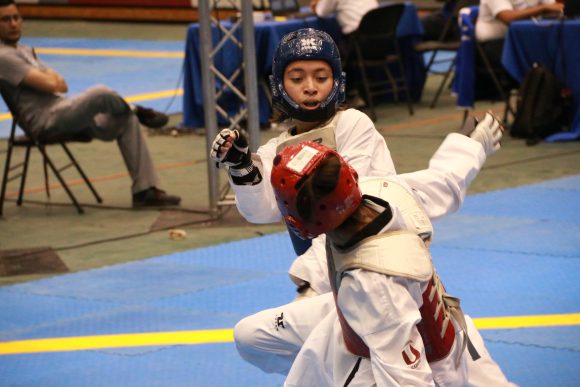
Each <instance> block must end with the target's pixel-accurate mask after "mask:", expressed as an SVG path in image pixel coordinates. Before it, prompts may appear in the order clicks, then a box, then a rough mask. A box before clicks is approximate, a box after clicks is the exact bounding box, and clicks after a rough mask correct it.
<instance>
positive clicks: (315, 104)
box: [302, 100, 320, 109]
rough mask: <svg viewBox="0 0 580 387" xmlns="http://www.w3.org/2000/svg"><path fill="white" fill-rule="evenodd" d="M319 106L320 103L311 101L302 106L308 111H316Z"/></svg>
mask: <svg viewBox="0 0 580 387" xmlns="http://www.w3.org/2000/svg"><path fill="white" fill-rule="evenodd" d="M319 105H320V101H314V100H310V101H304V102H302V106H304V107H305V108H306V109H315V108H317V107H318V106H319Z"/></svg>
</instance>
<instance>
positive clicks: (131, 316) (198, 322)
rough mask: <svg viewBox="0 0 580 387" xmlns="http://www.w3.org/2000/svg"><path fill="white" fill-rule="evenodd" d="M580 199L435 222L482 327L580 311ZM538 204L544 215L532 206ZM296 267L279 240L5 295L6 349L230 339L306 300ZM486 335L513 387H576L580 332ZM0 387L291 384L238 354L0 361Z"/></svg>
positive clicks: (563, 195) (482, 204) (491, 206)
mask: <svg viewBox="0 0 580 387" xmlns="http://www.w3.org/2000/svg"><path fill="white" fill-rule="evenodd" d="M578 191H580V176H575V177H570V178H565V179H558V180H553V181H548V182H544V183H541V184H536V185H530V186H524V187H519V188H513V189H508V190H502V191H496V192H490V193H485V194H478V195H472V196H468V197H467V199H466V203H465V207H464V208H463V209H462V210H460V211H459V213H457V214H455V215H452V216H450V217H449V218H447V219H445V220H440V221H438V222H436V223H435V228H436V234H435V239H434V242H433V247H432V253H433V259H434V261H435V262H436V266H437V268H438V271H439V273H440V275H441V277H442V279H443V281H444V283H445V286H446V288H447V290H448V291H449V292H450V293H451V294H454V295H457V296H459V297H460V298H461V299H462V305H463V308H464V310H465V312H466V313H467V314H469V315H470V316H472V317H473V318H475V319H476V320H477V318H482V317H506V316H526V315H547V314H577V313H579V312H580V298H579V297H578V294H580V285H579V283H578V278H579V275H580V262H579V258H580V245H579V244H578V240H580V238H578V230H579V229H580V227H579V226H580V224H579V221H578V219H577V218H578V216H577V214H580V204H578V201H577V200H575V201H570V199H571V197H572V195H573V194H576V196H575V197H576V198H577V197H578V196H577V193H578ZM548 193H549V195H548ZM548 199H549V200H548ZM540 202H544V203H545V205H543V206H536V207H533V206H531V205H530V204H532V203H540ZM502 203H506V204H507V203H520V204H521V205H519V206H514V205H511V206H509V205H503V204H502ZM562 203H566V210H565V211H564V210H563V209H562V208H560V206H562V207H563V205H562ZM498 204H502V205H501V206H500V205H498ZM241 252H243V253H241ZM292 260H293V254H292V247H291V244H290V242H289V240H288V238H287V235H286V233H280V234H274V235H269V236H264V237H258V238H252V239H247V240H243V241H238V242H232V243H226V244H222V245H217V246H211V247H207V248H201V249H195V250H191V251H185V252H180V253H176V254H171V255H165V256H160V257H155V258H151V259H147V260H143V261H139V262H131V263H127V264H122V265H116V266H111V267H106V268H102V269H97V270H90V271H86V272H81V273H74V274H65V275H61V276H57V277H54V278H50V279H45V280H40V281H33V282H29V283H23V284H19V285H13V286H6V287H3V288H0V310H2V312H3V313H2V316H1V317H0V344H1V342H7V341H14V340H23V339H41V338H56V337H71V336H94V335H103V334H130V333H148V332H179V331H191V330H205V329H230V328H232V327H233V325H234V324H235V323H236V322H237V321H239V320H240V319H241V318H242V317H244V316H246V315H249V314H251V313H254V312H256V311H259V310H262V309H265V308H269V307H272V306H276V305H280V304H283V303H286V302H288V301H290V300H291V299H292V298H293V297H294V291H293V287H292V285H291V284H290V281H289V279H288V277H287V274H286V271H287V269H288V267H289V265H290V263H291V262H292ZM481 335H482V337H483V338H484V340H485V341H486V344H487V348H488V350H489V351H490V353H491V354H492V356H493V358H494V359H495V360H496V361H497V362H498V363H499V364H500V366H501V368H502V369H503V370H504V372H505V374H506V375H507V377H508V378H509V379H510V380H512V381H513V382H515V383H517V384H519V385H522V386H574V385H578V380H579V378H580V371H578V362H579V361H580V326H579V325H574V324H573V325H570V326H542V327H537V328H518V329H486V330H481ZM0 375H2V384H4V385H11V386H12V385H19V386H39V385H43V386H50V385H54V386H56V385H62V383H63V381H64V380H66V381H67V384H68V385H74V386H80V385H122V386H176V385H192V386H196V387H197V386H208V387H209V386H211V387H215V386H224V387H226V386H280V385H282V384H283V377H281V376H279V375H268V374H264V373H263V372H261V371H259V370H258V369H257V368H255V367H252V366H251V365H249V364H247V363H245V362H244V361H243V360H242V359H241V358H240V357H239V356H238V354H237V352H236V350H235V346H234V344H233V343H231V342H226V343H220V344H199V345H151V346H137V347H120V348H105V349H94V350H82V351H72V352H42V353H31V354H16V355H0Z"/></svg>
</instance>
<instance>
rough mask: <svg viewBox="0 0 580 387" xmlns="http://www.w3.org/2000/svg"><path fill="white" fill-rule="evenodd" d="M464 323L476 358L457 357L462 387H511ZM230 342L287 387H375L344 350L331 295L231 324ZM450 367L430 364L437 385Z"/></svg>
mask: <svg viewBox="0 0 580 387" xmlns="http://www.w3.org/2000/svg"><path fill="white" fill-rule="evenodd" d="M465 319H466V323H467V330H468V334H469V338H470V340H471V342H472V343H473V345H474V347H475V348H476V350H477V352H478V353H479V355H480V356H481V357H480V358H479V359H478V360H476V361H474V360H473V359H472V358H471V355H470V354H469V353H468V352H467V350H466V351H465V353H464V354H463V357H462V362H465V363H466V364H465V365H464V366H466V367H467V374H468V376H467V377H468V384H467V385H469V386H482V387H483V386H486V387H487V386H513V384H512V383H510V382H508V381H507V379H506V377H505V376H504V374H503V372H502V371H501V369H500V368H499V366H498V365H497V363H495V362H494V361H493V359H492V358H491V356H490V355H489V353H488V351H487V350H486V348H485V344H484V342H483V339H482V337H481V335H480V334H479V332H478V331H477V329H476V327H475V325H474V324H473V321H472V320H471V318H470V317H469V316H465ZM234 337H235V343H236V347H237V349H238V352H239V353H240V355H241V356H242V358H243V359H244V360H246V361H248V362H249V363H251V364H253V365H255V366H256V367H258V368H260V369H261V370H263V371H265V372H268V373H279V374H283V375H288V377H287V379H286V385H287V386H301V387H305V386H316V387H322V386H329V387H334V386H338V385H340V386H343V385H345V382H346V381H347V380H350V382H349V384H348V386H365V387H368V386H373V385H375V382H374V378H373V376H372V370H371V364H370V361H369V360H368V359H365V358H362V359H360V358H359V357H358V356H355V355H353V354H351V353H350V352H349V351H348V350H347V349H346V347H345V346H344V341H343V339H342V331H341V328H340V324H339V322H338V317H337V314H336V311H335V304H334V298H333V296H332V294H331V293H326V294H323V295H320V296H317V297H312V298H307V299H303V300H301V301H297V302H292V303H289V304H286V305H283V306H280V307H276V308H271V309H267V310H264V311H261V312H258V313H256V314H254V315H252V316H249V317H246V318H244V319H243V320H241V321H240V322H239V323H238V324H236V327H235V328H234ZM359 359H360V360H359ZM357 363H358V364H357ZM451 364H452V362H451V361H446V360H445V359H444V360H442V361H440V362H436V363H431V364H430V367H431V369H432V372H433V374H434V378H435V380H437V381H438V382H439V383H441V384H440V385H445V382H444V381H445V380H446V377H445V375H446V373H449V372H453V370H452V369H450V368H449V367H450V366H451ZM355 368H356V370H355ZM351 377H352V379H349V378H351Z"/></svg>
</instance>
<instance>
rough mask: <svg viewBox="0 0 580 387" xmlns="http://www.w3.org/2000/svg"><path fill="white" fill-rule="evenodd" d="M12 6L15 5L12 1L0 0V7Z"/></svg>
mask: <svg viewBox="0 0 580 387" xmlns="http://www.w3.org/2000/svg"><path fill="white" fill-rule="evenodd" d="M12 4H15V3H14V0H0V7H7V6H9V5H12Z"/></svg>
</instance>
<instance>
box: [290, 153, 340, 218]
mask: <svg viewBox="0 0 580 387" xmlns="http://www.w3.org/2000/svg"><path fill="white" fill-rule="evenodd" d="M339 176H340V160H339V159H338V157H336V156H335V155H332V154H331V155H328V156H327V157H326V158H325V159H324V160H322V161H321V162H320V165H319V166H318V167H317V168H316V170H315V171H314V173H313V174H312V175H311V176H309V177H308V178H306V180H305V181H304V182H302V187H301V188H300V190H299V191H298V194H297V195H296V210H297V211H298V215H300V218H302V220H304V221H309V220H310V218H311V217H312V204H313V203H318V202H319V201H320V199H321V198H323V197H324V196H326V195H328V194H329V193H331V192H332V191H334V189H335V188H336V185H337V184H338V178H339Z"/></svg>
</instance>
